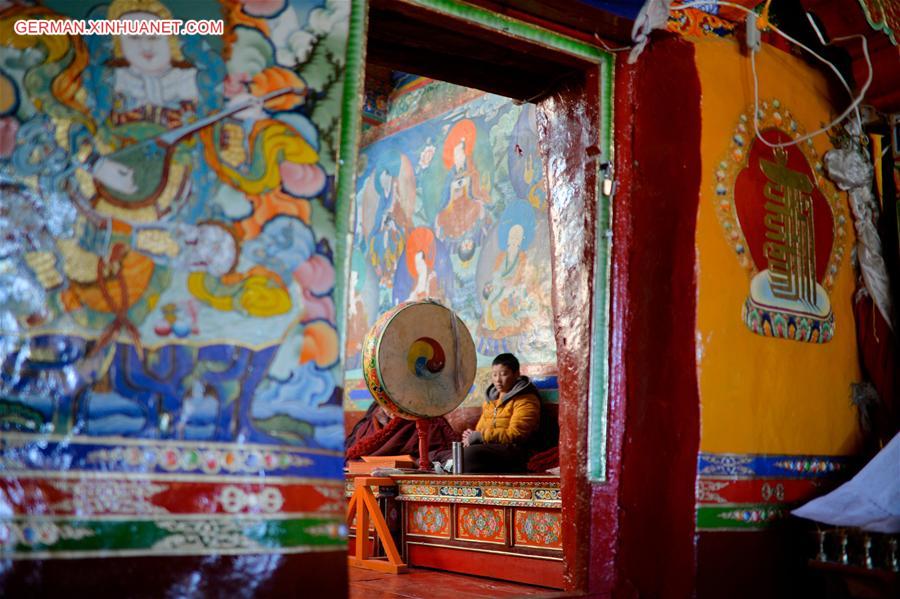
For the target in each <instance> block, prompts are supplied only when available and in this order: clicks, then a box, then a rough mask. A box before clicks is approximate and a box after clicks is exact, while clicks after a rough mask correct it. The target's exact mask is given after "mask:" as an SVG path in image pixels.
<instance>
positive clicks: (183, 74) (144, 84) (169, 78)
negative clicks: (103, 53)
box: [106, 0, 200, 127]
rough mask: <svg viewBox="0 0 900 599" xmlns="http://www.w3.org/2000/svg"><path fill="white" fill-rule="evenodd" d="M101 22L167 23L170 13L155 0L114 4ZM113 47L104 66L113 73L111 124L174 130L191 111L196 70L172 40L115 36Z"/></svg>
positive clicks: (195, 95) (195, 93) (194, 106)
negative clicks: (147, 123)
mask: <svg viewBox="0 0 900 599" xmlns="http://www.w3.org/2000/svg"><path fill="white" fill-rule="evenodd" d="M106 18H107V19H115V20H119V19H125V20H136V21H137V20H144V21H149V20H157V19H171V18H172V13H171V11H169V9H168V8H166V7H165V6H163V5H162V4H160V3H159V2H157V1H155V0H116V1H114V2H113V3H112V4H111V5H110V8H109V11H108V12H107V17H106ZM113 48H114V51H113V55H114V58H113V59H112V60H110V61H109V62H107V65H108V66H110V67H112V68H114V69H115V71H114V72H115V75H114V91H115V100H114V106H113V112H112V116H111V118H112V122H113V124H115V125H121V124H124V123H129V122H134V121H150V122H155V123H159V124H161V125H166V126H168V127H178V126H180V125H181V124H182V123H183V121H184V118H183V117H184V115H185V114H186V113H189V112H196V109H197V101H198V99H199V97H200V92H199V90H198V89H197V69H195V68H194V67H193V65H191V63H190V62H188V61H186V60H185V59H184V57H183V56H182V53H181V48H180V46H179V43H178V38H177V37H175V36H167V37H163V36H158V35H143V36H134V35H123V36H115V37H113Z"/></svg>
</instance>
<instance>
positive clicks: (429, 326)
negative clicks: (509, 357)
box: [363, 301, 475, 420]
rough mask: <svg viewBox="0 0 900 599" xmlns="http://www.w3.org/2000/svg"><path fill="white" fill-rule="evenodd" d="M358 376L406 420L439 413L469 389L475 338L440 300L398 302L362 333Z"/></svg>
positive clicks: (445, 410) (385, 404) (472, 378)
mask: <svg viewBox="0 0 900 599" xmlns="http://www.w3.org/2000/svg"><path fill="white" fill-rule="evenodd" d="M363 376H364V377H365V379H366V385H368V387H369V391H370V392H371V393H372V396H373V397H374V398H375V401H377V402H378V403H379V404H381V406H382V407H384V408H385V409H386V410H388V411H389V412H391V413H393V414H396V415H397V416H401V417H403V418H406V419H408V420H418V419H420V418H435V417H437V416H443V415H444V414H446V413H447V412H450V411H451V410H453V409H454V408H456V407H457V406H458V405H459V404H460V403H462V401H463V399H465V397H466V395H467V394H468V393H469V389H471V388H472V382H473V381H474V380H475V343H473V341H472V335H470V334H469V329H467V328H466V325H465V324H463V321H462V320H460V318H459V317H458V316H456V314H454V313H453V312H452V311H450V310H449V309H448V308H445V307H444V306H442V305H441V304H438V303H435V302H430V301H424V302H407V303H405V304H400V305H399V306H397V307H395V308H393V309H391V310H389V311H388V312H385V313H384V314H382V315H381V317H380V318H379V319H378V320H377V321H376V322H375V324H374V325H373V326H372V329H371V330H370V331H369V333H368V334H367V335H366V338H365V340H364V341H363Z"/></svg>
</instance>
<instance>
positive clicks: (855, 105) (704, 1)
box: [649, 0, 874, 148]
mask: <svg viewBox="0 0 900 599" xmlns="http://www.w3.org/2000/svg"><path fill="white" fill-rule="evenodd" d="M649 1H650V2H654V1H659V0H649ZM771 2H772V0H769V1H768V2H767V3H766V6H765V8H764V10H763V14H764V25H765V26H767V27H768V28H769V29H771V30H772V31H773V32H775V33H776V34H777V35H780V36H781V37H782V38H784V39H786V40H787V41H789V42H791V43H792V44H794V45H795V46H797V47H799V48H802V49H803V50H806V51H807V52H808V53H809V54H811V55H812V56H814V57H815V58H816V59H817V60H819V61H820V62H822V63H823V64H825V65H827V66H828V68H830V69H831V70H832V71H833V72H834V74H835V75H837V77H838V79H839V80H840V81H841V84H842V85H843V86H844V89H845V90H847V93H848V94H849V95H850V97H852V98H854V99H853V102H851V103H850V106H848V107H847V109H846V110H844V111H843V112H842V113H841V114H840V116H838V117H837V118H835V119H834V120H832V121H831V122H830V123H828V124H827V125H825V126H824V127H821V128H819V129H817V130H815V131H812V132H810V133H807V134H806V135H802V136H800V137H798V138H797V139H794V140H791V141H788V142H783V143H772V142H770V141H769V140H767V139H765V138H764V137H763V136H762V133H761V132H760V130H759V76H758V75H757V72H756V51H755V50H752V51H751V52H750V69H751V72H752V73H753V129H754V132H755V133H756V137H757V138H758V139H759V140H760V141H761V142H763V143H764V144H765V145H767V146H769V147H771V148H784V147H788V146H793V145H797V144H799V143H802V142H804V141H806V140H807V139H812V138H813V137H815V136H816V135H820V134H822V133H826V132H828V131H829V130H830V129H831V128H832V127H834V126H835V125H837V124H838V123H840V122H841V121H843V120H844V119H845V118H847V117H848V116H849V115H850V113H851V112H854V111H856V118H857V125H858V126H859V130H860V131H862V119H861V118H860V115H859V105H860V103H861V102H862V101H863V98H865V95H866V92H867V91H868V89H869V86H870V85H871V84H872V78H873V74H874V70H873V68H872V60H871V58H870V57H869V45H868V41H867V40H866V38H865V36H864V35H862V34H856V35H848V36H843V37H838V38H834V39H833V40H831V42H828V43H826V42H825V40H824V38H823V37H822V34H821V32H820V31H819V29H818V27H816V26H815V24H814V23H812V20H811V19H810V22H811V23H812V24H813V30H814V31H815V32H816V35H817V36H818V37H819V40H820V41H821V42H822V43H823V45H829V44H833V43H835V42H841V41H846V40H851V39H855V38H860V40H862V50H863V56H864V57H865V59H866V66H867V67H868V70H869V75H868V77H867V78H866V83H865V84H864V85H863V86H862V89H861V90H860V92H859V94H858V95H857V96H856V97H854V96H853V92H852V90H851V89H850V85H849V84H848V83H847V80H846V79H844V76H843V75H841V72H840V71H839V70H838V68H837V67H836V66H834V64H833V63H831V62H829V61H828V60H826V59H824V58H823V57H822V56H820V55H819V54H818V53H816V52H815V51H813V50H812V49H811V48H809V47H808V46H806V45H805V44H802V43H801V42H799V41H798V40H796V39H794V38H793V37H791V36H790V35H788V34H786V33H785V32H783V31H781V30H780V29H779V28H778V27H776V26H775V25H773V24H772V23H771V22H769V20H768V8H769V5H770V4H771ZM709 3H710V2H709V0H694V1H692V2H685V3H684V4H679V5H677V6H673V7H671V9H672V10H685V9H688V8H693V7H695V6H699V5H709ZM716 4H717V5H719V6H727V7H729V8H734V9H737V10H740V11H742V12H744V13H746V14H747V15H748V18H749V16H751V15H752V16H753V17H754V18H755V19H760V18H761V17H760V15H758V14H757V13H756V12H755V11H753V10H751V9H749V8H747V7H746V6H742V5H740V4H735V3H733V2H724V1H717V2H716ZM808 16H809V15H807V17H808ZM754 25H756V26H757V27H759V26H760V25H759V23H758V22H757V21H755V22H754Z"/></svg>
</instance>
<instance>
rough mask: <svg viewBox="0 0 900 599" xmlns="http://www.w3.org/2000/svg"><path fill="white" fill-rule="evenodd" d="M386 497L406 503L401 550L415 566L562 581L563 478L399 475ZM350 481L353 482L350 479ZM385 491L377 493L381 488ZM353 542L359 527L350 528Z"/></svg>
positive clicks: (392, 506)
mask: <svg viewBox="0 0 900 599" xmlns="http://www.w3.org/2000/svg"><path fill="white" fill-rule="evenodd" d="M391 479H392V480H393V481H394V483H395V484H396V495H393V492H394V491H393V489H382V490H383V491H384V493H382V494H381V500H383V501H384V503H383V506H384V508H385V509H386V510H387V514H388V518H387V520H388V522H389V523H390V522H391V520H392V518H390V515H391V512H392V511H393V513H394V515H397V513H396V505H400V506H401V509H400V513H399V518H398V520H399V522H397V524H398V525H399V528H400V535H399V537H400V543H399V547H400V551H401V555H402V557H403V560H404V561H405V562H406V563H407V564H408V565H410V566H423V567H428V568H437V569H441V570H447V571H451V572H461V573H465V574H474V575H478V576H489V577H492V578H499V579H502V580H510V581H515V582H522V583H526V584H536V585H542V586H547V587H554V588H562V587H563V552H562V538H561V527H560V518H561V510H562V500H561V497H560V489H559V477H558V476H544V475H538V476H524V475H521V476H520V475H453V476H450V475H443V476H442V475H432V474H404V475H393V476H391ZM348 483H349V486H351V487H352V481H351V479H349V478H348ZM376 497H378V494H376ZM350 532H351V537H352V538H351V543H353V544H354V545H355V540H356V539H355V537H356V531H355V529H353V528H351V531H350Z"/></svg>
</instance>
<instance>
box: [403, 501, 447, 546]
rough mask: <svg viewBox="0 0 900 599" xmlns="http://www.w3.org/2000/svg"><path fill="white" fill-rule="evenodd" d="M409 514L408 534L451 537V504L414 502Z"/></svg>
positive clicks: (407, 520) (407, 521)
mask: <svg viewBox="0 0 900 599" xmlns="http://www.w3.org/2000/svg"><path fill="white" fill-rule="evenodd" d="M407 514H408V515H407V518H406V531H407V533H408V534H411V535H424V536H429V537H443V538H450V506H447V505H429V504H420V505H416V504H413V505H410V506H409V511H408V512H407Z"/></svg>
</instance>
